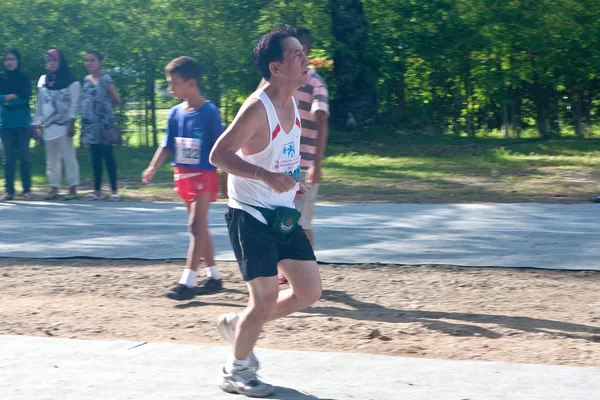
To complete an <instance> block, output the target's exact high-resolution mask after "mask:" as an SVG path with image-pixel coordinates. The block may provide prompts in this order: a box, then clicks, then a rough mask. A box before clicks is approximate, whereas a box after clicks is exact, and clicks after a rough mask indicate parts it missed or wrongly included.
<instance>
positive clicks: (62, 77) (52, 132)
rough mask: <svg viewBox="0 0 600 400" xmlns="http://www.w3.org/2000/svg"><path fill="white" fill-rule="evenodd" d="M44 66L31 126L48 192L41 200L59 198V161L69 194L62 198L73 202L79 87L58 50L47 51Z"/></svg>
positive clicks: (77, 168) (77, 167) (75, 176)
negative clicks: (39, 142) (38, 139)
mask: <svg viewBox="0 0 600 400" xmlns="http://www.w3.org/2000/svg"><path fill="white" fill-rule="evenodd" d="M45 63H46V70H47V71H48V73H47V74H46V75H42V76H41V77H40V79H39V81H38V85H37V87H38V95H37V108H36V122H35V124H34V133H35V134H36V135H39V134H40V131H41V133H42V136H43V138H44V144H45V146H44V147H45V148H46V175H47V176H48V183H49V184H50V192H49V193H48V194H47V195H46V196H45V199H46V200H54V199H57V198H58V197H59V195H58V187H59V185H60V179H61V175H62V173H61V158H62V160H63V161H64V164H65V170H66V175H67V181H68V183H69V194H67V195H66V196H65V200H73V199H76V198H77V186H78V185H79V164H78V163H77V157H76V156H75V148H74V147H73V136H75V118H76V117H77V112H78V108H79V97H80V94H81V84H80V83H79V82H78V81H77V79H76V78H75V75H73V72H71V69H70V68H69V64H68V63H67V60H66V59H65V57H64V55H63V54H62V52H60V51H59V50H56V49H51V50H48V52H47V53H46V56H45Z"/></svg>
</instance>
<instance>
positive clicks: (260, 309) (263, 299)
mask: <svg viewBox="0 0 600 400" xmlns="http://www.w3.org/2000/svg"><path fill="white" fill-rule="evenodd" d="M277 296H278V292H274V293H269V294H264V295H260V296H255V298H254V299H253V302H252V304H251V305H250V313H251V314H252V315H253V316H254V317H255V318H257V319H259V320H263V321H265V322H266V321H267V320H268V319H269V316H270V315H271V314H272V313H273V311H274V310H275V306H276V305H277Z"/></svg>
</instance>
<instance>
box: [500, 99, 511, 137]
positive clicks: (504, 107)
mask: <svg viewBox="0 0 600 400" xmlns="http://www.w3.org/2000/svg"><path fill="white" fill-rule="evenodd" d="M502 133H503V134H504V137H505V138H507V139H508V138H509V137H510V128H509V121H508V104H507V103H506V101H504V102H503V103H502Z"/></svg>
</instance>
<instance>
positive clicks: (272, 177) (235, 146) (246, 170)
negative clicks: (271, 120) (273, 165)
mask: <svg viewBox="0 0 600 400" xmlns="http://www.w3.org/2000/svg"><path fill="white" fill-rule="evenodd" d="M265 122H266V113H265V109H264V106H263V105H262V103H261V102H260V100H258V99H249V100H246V103H244V105H243V106H242V108H241V109H240V111H239V112H238V114H237V115H236V117H235V119H234V120H233V122H232V123H231V125H229V127H228V128H227V129H226V130H225V132H224V133H223V134H222V135H221V136H220V137H219V139H218V140H217V142H216V143H215V145H214V146H213V149H212V151H211V152H210V163H211V164H212V165H214V166H215V167H217V168H219V169H221V170H223V171H225V172H227V173H229V174H233V175H236V176H240V177H243V178H249V179H257V180H261V181H263V182H265V183H266V184H267V185H269V186H270V187H271V188H272V189H274V190H275V191H277V192H280V193H282V192H287V191H289V190H291V189H293V188H294V186H295V185H296V181H295V180H294V178H292V177H291V176H289V175H287V174H284V173H276V172H271V171H268V170H266V169H264V168H261V167H259V166H256V165H254V164H251V163H249V162H246V161H244V160H242V159H241V158H240V157H239V156H238V155H237V154H236V152H237V151H238V150H240V149H241V148H242V147H244V146H247V145H248V143H249V142H250V141H251V140H252V139H255V143H256V142H258V143H260V140H256V137H257V136H258V135H261V134H262V135H264V137H265V144H264V146H267V145H268V143H269V142H268V128H267V126H268V124H265ZM256 150H257V151H256V152H259V151H262V148H258V149H256Z"/></svg>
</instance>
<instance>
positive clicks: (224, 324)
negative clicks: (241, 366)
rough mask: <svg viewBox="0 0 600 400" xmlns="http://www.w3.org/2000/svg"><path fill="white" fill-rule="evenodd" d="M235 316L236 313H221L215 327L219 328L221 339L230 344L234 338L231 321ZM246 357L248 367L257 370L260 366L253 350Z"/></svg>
mask: <svg viewBox="0 0 600 400" xmlns="http://www.w3.org/2000/svg"><path fill="white" fill-rule="evenodd" d="M237 316H238V315H237V314H236V313H229V314H221V315H219V317H218V318H217V329H219V333H220V334H221V336H222V337H223V339H225V340H227V341H228V342H229V343H231V344H233V339H235V326H234V325H233V324H232V323H231V321H233V320H234V319H236V318H237ZM248 359H249V361H250V365H248V368H249V369H251V370H253V371H254V372H256V371H258V369H259V368H260V362H259V361H258V358H256V355H255V354H254V350H252V351H251V352H250V354H249V355H248Z"/></svg>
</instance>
